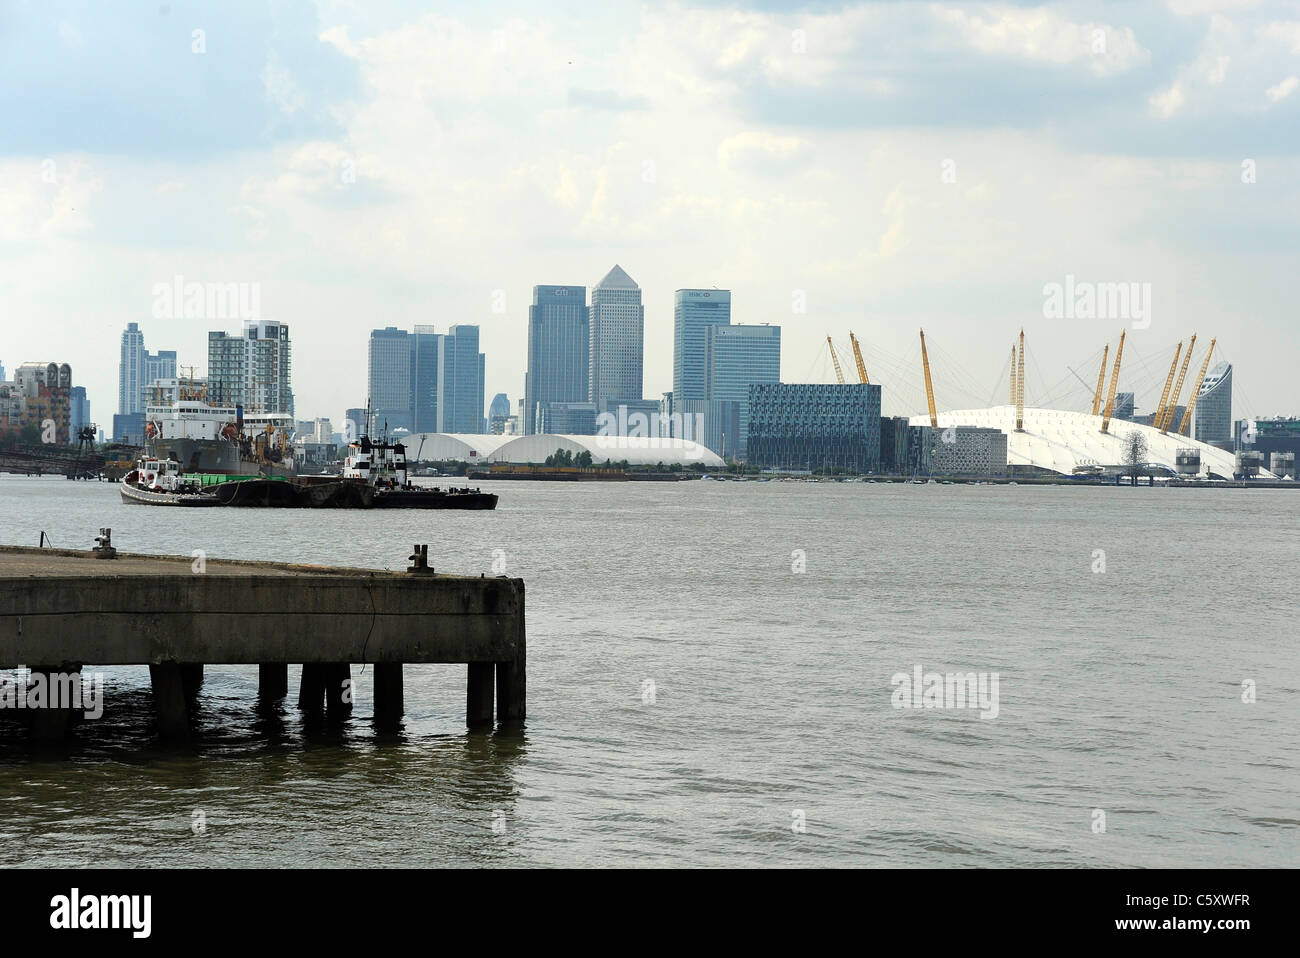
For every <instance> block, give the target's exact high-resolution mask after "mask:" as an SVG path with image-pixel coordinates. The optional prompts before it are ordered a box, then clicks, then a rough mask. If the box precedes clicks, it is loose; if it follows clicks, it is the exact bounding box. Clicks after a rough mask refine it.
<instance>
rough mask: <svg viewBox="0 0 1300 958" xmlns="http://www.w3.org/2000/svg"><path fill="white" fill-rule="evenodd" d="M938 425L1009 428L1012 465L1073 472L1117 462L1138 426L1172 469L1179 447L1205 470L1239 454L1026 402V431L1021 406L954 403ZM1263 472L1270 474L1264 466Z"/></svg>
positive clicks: (1223, 469) (923, 421)
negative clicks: (1195, 455) (1106, 427)
mask: <svg viewBox="0 0 1300 958" xmlns="http://www.w3.org/2000/svg"><path fill="white" fill-rule="evenodd" d="M936 418H937V419H938V422H939V428H940V429H944V428H946V427H948V426H983V427H985V428H990V429H1000V430H1002V431H1003V432H1004V433H1006V434H1007V465H1009V466H1037V467H1038V468H1040V469H1047V470H1050V471H1052V472H1059V473H1062V474H1064V475H1067V476H1068V475H1071V474H1072V473H1073V472H1074V469H1075V467H1076V466H1117V465H1119V464H1120V463H1122V462H1123V460H1124V445H1125V439H1126V437H1127V436H1128V434H1129V433H1130V432H1133V431H1134V430H1136V431H1138V432H1140V433H1141V434H1142V435H1143V436H1145V437H1146V440H1147V462H1149V463H1151V464H1153V465H1159V466H1167V467H1168V468H1169V469H1170V470H1171V471H1172V470H1173V469H1174V466H1175V458H1176V456H1177V453H1178V450H1179V449H1196V450H1197V451H1198V452H1200V454H1201V475H1204V474H1205V470H1206V468H1207V467H1208V468H1209V470H1210V472H1212V473H1216V474H1218V475H1220V476H1223V477H1225V478H1228V479H1231V478H1232V474H1233V472H1234V471H1235V469H1236V456H1235V455H1234V454H1233V453H1230V452H1224V451H1223V450H1222V449H1219V448H1217V447H1215V446H1211V445H1208V444H1206V443H1203V442H1197V441H1196V440H1195V439H1192V438H1190V437H1189V436H1183V435H1178V434H1175V433H1172V432H1171V433H1169V434H1167V435H1162V434H1161V432H1160V430H1159V429H1155V428H1153V427H1151V426H1144V425H1141V424H1139V423H1135V422H1128V421H1126V420H1122V419H1112V420H1111V421H1110V432H1109V433H1103V432H1102V431H1101V417H1100V416H1094V415H1092V414H1091V413H1084V412H1071V411H1069V410H1065V409H1040V408H1036V407H1031V406H1026V407H1025V418H1024V425H1025V431H1024V432H1016V407H1015V406H1010V405H1007V406H991V407H989V408H988V409H953V410H949V411H947V412H941V413H939V414H938V416H937V417H936ZM910 422H911V424H912V425H913V426H928V425H929V424H930V417H929V416H928V415H922V416H913V417H912V418H911V420H910ZM1260 475H1261V476H1271V475H1272V474H1271V473H1265V472H1264V470H1260Z"/></svg>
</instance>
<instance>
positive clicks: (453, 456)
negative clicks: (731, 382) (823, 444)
mask: <svg viewBox="0 0 1300 958" xmlns="http://www.w3.org/2000/svg"><path fill="white" fill-rule="evenodd" d="M403 442H404V443H405V444H406V453H407V455H408V456H409V457H410V458H411V459H412V461H414V460H416V459H423V460H432V461H453V462H513V463H543V462H545V461H546V457H547V456H549V455H551V454H552V453H554V452H555V450H557V449H564V450H566V451H568V452H571V453H573V454H574V455H575V456H576V455H578V454H579V453H582V452H589V453H591V459H592V462H593V463H597V464H599V463H603V462H604V461H605V460H606V459H608V460H610V461H612V462H623V461H625V460H626V462H627V464H628V465H629V466H654V465H658V464H659V463H661V462H662V463H663V464H664V465H665V466H672V465H679V464H680V465H683V466H690V465H695V464H697V463H698V464H700V465H704V466H723V465H726V463H724V462H723V461H722V459H721V458H720V457H719V456H718V455H717V454H716V453H714V452H713V451H711V450H710V449H708V447H706V446H702V445H700V444H699V443H698V442H692V441H690V440H689V439H670V438H667V437H663V438H656V437H643V436H562V435H558V434H553V433H538V434H535V435H532V436H495V435H465V434H453V433H442V432H425V433H418V434H416V435H413V436H407V437H406V438H405V439H404V440H403Z"/></svg>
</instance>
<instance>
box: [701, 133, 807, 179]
mask: <svg viewBox="0 0 1300 958" xmlns="http://www.w3.org/2000/svg"><path fill="white" fill-rule="evenodd" d="M809 153H810V147H809V144H808V143H807V142H806V141H804V140H801V139H799V137H797V136H777V135H775V134H773V133H768V132H765V131H762V130H746V131H745V132H743V133H737V134H736V135H735V136H731V137H728V138H727V139H725V140H723V141H722V142H721V143H720V144H719V145H718V163H719V164H720V165H721V166H722V168H723V169H725V170H727V171H728V172H732V173H737V172H744V171H754V172H758V173H764V174H782V173H789V172H790V171H791V170H793V169H795V168H797V167H798V166H800V165H802V164H803V163H806V162H807V161H808V159H809Z"/></svg>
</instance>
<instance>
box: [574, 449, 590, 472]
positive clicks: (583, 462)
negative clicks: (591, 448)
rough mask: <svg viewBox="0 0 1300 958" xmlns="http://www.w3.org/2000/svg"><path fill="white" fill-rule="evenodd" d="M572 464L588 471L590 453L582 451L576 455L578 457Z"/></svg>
mask: <svg viewBox="0 0 1300 958" xmlns="http://www.w3.org/2000/svg"><path fill="white" fill-rule="evenodd" d="M573 464H574V465H575V466H581V467H583V468H584V469H590V468H591V453H589V452H587V450H585V449H584V450H583V451H582V452H580V453H578V457H577V458H576V459H574V460H573Z"/></svg>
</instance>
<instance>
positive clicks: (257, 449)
mask: <svg viewBox="0 0 1300 958" xmlns="http://www.w3.org/2000/svg"><path fill="white" fill-rule="evenodd" d="M293 426H294V424H293V417H292V416H290V415H288V414H287V413H253V414H245V413H244V410H243V407H241V406H213V405H210V404H209V403H208V401H207V399H206V397H205V395H204V394H203V392H202V390H190V391H183V392H182V393H181V398H179V399H178V400H176V401H175V402H171V403H165V404H158V405H149V406H146V407H145V427H144V447H145V448H144V451H145V457H146V458H150V459H154V460H159V461H164V462H165V461H168V460H170V461H173V462H178V463H180V465H181V469H182V471H183V472H186V473H208V474H213V475H230V476H238V475H253V476H259V475H260V476H292V475H294V474H296V472H297V469H296V466H295V461H294V449H293V444H292V442H291V441H290V436H291V435H292V434H293Z"/></svg>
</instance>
